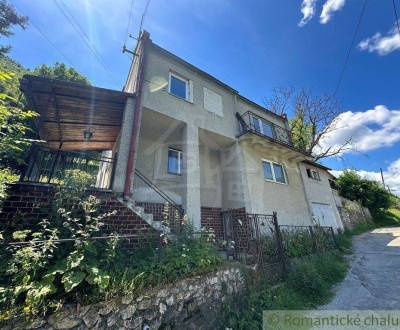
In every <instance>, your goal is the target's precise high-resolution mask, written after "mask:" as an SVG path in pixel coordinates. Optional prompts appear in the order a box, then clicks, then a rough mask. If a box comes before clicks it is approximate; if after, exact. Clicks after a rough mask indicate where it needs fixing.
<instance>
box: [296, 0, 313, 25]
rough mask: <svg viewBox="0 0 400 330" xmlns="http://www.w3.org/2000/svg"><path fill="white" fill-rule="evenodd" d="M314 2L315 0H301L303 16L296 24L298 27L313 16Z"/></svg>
mask: <svg viewBox="0 0 400 330" xmlns="http://www.w3.org/2000/svg"><path fill="white" fill-rule="evenodd" d="M316 3H317V0H303V2H302V4H301V13H302V14H303V18H302V19H301V21H300V22H299V24H298V25H299V26H300V27H301V26H304V25H306V24H307V23H308V21H309V20H310V19H312V18H313V17H314V14H315V5H316Z"/></svg>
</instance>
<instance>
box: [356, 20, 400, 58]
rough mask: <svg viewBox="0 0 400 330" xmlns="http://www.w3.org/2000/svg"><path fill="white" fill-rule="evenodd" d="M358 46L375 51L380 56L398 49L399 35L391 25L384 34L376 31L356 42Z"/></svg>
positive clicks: (399, 44) (361, 48) (399, 45)
mask: <svg viewBox="0 0 400 330" xmlns="http://www.w3.org/2000/svg"><path fill="white" fill-rule="evenodd" d="M358 48H359V49H360V50H365V51H368V52H370V53H372V52H376V53H378V54H379V55H381V56H383V55H387V54H389V53H391V52H393V51H395V50H397V49H400V35H399V32H398V30H397V27H396V26H395V27H393V28H392V29H391V30H390V31H389V32H388V33H387V34H386V35H385V36H382V34H381V33H376V34H375V35H373V36H372V37H370V38H367V39H364V40H362V41H361V42H360V43H359V44H358Z"/></svg>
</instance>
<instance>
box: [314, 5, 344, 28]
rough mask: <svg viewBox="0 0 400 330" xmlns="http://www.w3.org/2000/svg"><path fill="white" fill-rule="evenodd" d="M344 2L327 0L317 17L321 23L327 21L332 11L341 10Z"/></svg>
mask: <svg viewBox="0 0 400 330" xmlns="http://www.w3.org/2000/svg"><path fill="white" fill-rule="evenodd" d="M345 3H346V0H327V1H326V2H325V3H324V6H323V7H322V12H321V16H320V17H319V21H320V22H321V24H326V23H328V22H329V20H330V19H331V17H332V15H333V13H334V12H335V11H339V10H341V9H342V8H343V6H344V5H345Z"/></svg>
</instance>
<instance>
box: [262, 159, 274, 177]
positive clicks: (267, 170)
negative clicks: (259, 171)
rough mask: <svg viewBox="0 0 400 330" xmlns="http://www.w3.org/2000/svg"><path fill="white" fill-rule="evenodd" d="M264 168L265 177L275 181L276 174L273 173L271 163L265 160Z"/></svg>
mask: <svg viewBox="0 0 400 330" xmlns="http://www.w3.org/2000/svg"><path fill="white" fill-rule="evenodd" d="M263 168H264V179H266V180H271V181H274V175H273V174H272V167H271V163H270V162H264V161H263Z"/></svg>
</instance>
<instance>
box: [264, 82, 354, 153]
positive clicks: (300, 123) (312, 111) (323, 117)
mask: <svg viewBox="0 0 400 330" xmlns="http://www.w3.org/2000/svg"><path fill="white" fill-rule="evenodd" d="M265 103H266V106H267V107H268V108H269V109H270V110H271V111H272V112H275V113H276V114H278V115H283V114H284V113H293V117H292V119H291V120H290V121H289V124H290V133H291V136H292V142H293V145H294V147H296V148H298V149H300V150H302V151H304V152H306V153H308V154H310V155H312V156H313V157H314V159H315V160H320V159H322V158H327V157H332V156H335V155H340V154H341V153H342V152H343V151H346V150H349V149H352V145H351V138H349V139H347V140H345V141H343V142H342V143H340V144H337V145H330V146H326V145H325V143H323V142H324V140H325V138H327V137H329V135H330V133H332V132H333V131H334V130H336V129H337V124H338V118H339V117H338V116H339V114H340V113H341V109H340V106H339V104H338V102H337V100H336V99H335V98H334V97H332V96H330V95H314V94H313V93H312V92H311V91H310V90H307V89H300V90H299V91H295V90H294V89H292V88H285V87H281V88H275V89H274V90H273V92H272V96H271V97H270V98H269V99H267V100H266V102H265Z"/></svg>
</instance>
